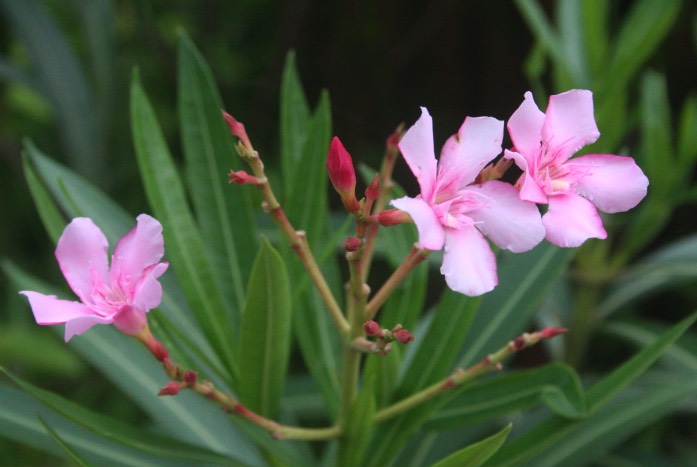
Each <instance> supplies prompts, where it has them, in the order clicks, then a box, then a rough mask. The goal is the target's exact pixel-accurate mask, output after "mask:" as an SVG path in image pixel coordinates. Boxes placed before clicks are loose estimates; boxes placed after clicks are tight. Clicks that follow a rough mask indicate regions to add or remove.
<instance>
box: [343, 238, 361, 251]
mask: <svg viewBox="0 0 697 467" xmlns="http://www.w3.org/2000/svg"><path fill="white" fill-rule="evenodd" d="M360 246H361V241H360V240H359V239H357V238H356V237H349V238H347V239H346V241H345V242H344V250H346V251H348V252H349V253H350V252H352V251H356V250H357V249H358V248H359V247H360Z"/></svg>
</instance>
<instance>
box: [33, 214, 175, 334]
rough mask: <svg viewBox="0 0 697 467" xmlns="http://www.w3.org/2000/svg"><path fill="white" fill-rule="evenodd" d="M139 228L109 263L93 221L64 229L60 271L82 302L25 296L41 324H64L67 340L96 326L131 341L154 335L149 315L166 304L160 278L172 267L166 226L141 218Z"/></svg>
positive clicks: (81, 221) (121, 242) (59, 251)
mask: <svg viewBox="0 0 697 467" xmlns="http://www.w3.org/2000/svg"><path fill="white" fill-rule="evenodd" d="M137 221H138V223H137V225H136V226H135V227H134V228H133V229H131V230H130V231H129V232H128V233H127V234H126V235H124V236H123V237H122V238H121V239H120V240H119V241H118V243H117V244H116V248H115V249H114V254H113V256H112V259H111V267H109V264H108V258H107V249H108V246H109V245H108V243H107V239H106V237H105V236H104V234H103V233H102V231H101V230H100V229H99V227H97V226H96V225H94V223H93V222H92V220H91V219H88V218H86V217H78V218H76V219H73V220H72V222H70V224H68V226H67V227H66V228H65V230H64V231H63V234H62V235H61V238H60V239H59V240H58V246H57V247H56V259H57V260H58V265H59V266H60V269H61V272H62V273H63V276H64V277H65V280H66V281H67V282H68V285H70V288H71V289H72V290H73V292H75V295H77V296H78V298H79V299H80V302H73V301H68V300H61V299H59V298H56V297H55V296H53V295H44V294H41V293H38V292H30V291H22V292H20V293H21V294H23V295H25V296H27V298H29V304H30V305H31V309H32V312H33V313H34V318H35V319H36V322H37V323H38V324H41V325H53V324H63V323H65V341H66V342H67V341H69V340H70V339H71V338H72V337H73V336H74V335H76V334H82V333H83V332H85V331H87V330H88V329H90V328H91V327H92V326H94V325H95V324H113V325H114V326H116V328H117V329H118V330H119V331H121V332H123V333H124V334H127V335H129V336H140V337H143V335H144V333H147V336H150V334H149V330H148V329H147V321H146V318H145V313H147V312H148V311H150V310H151V309H153V308H155V307H157V306H158V305H159V304H160V302H161V301H162V286H161V285H160V283H159V282H158V281H157V279H158V278H159V277H160V276H161V275H162V274H163V273H164V272H165V270H167V267H168V266H169V264H168V263H165V262H162V263H161V262H159V261H160V259H161V258H162V256H163V255H164V240H163V239H162V226H161V225H160V223H159V222H158V221H157V220H155V219H153V218H152V217H150V216H148V215H146V214H141V215H140V216H138V218H137Z"/></svg>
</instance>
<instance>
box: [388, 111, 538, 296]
mask: <svg viewBox="0 0 697 467" xmlns="http://www.w3.org/2000/svg"><path fill="white" fill-rule="evenodd" d="M502 136H503V122H502V121H500V120H497V119H495V118H491V117H476V118H472V117H467V118H466V119H465V121H464V123H463V124H462V126H461V127H460V129H459V131H458V132H457V133H456V134H455V135H453V136H451V137H450V138H449V139H448V140H447V141H446V142H445V145H444V146H443V149H442V150H441V156H440V161H436V157H435V153H434V149H433V123H432V120H431V116H430V115H429V113H428V111H427V110H426V109H425V108H422V109H421V117H420V118H419V120H418V121H417V122H416V123H415V124H414V126H412V127H411V128H410V129H409V130H408V131H407V132H406V134H405V135H404V137H403V138H402V140H401V141H400V143H399V149H400V150H401V152H402V154H403V155H404V159H405V160H406V161H407V164H409V168H410V169H411V171H412V172H413V173H414V175H415V176H416V178H417V180H418V181H419V185H420V187H421V194H420V195H419V196H417V197H415V198H409V197H404V198H400V199H396V200H394V201H392V203H391V204H392V205H393V206H394V207H396V208H397V209H400V210H402V211H405V212H407V213H408V214H409V215H410V216H411V218H412V220H413V221H414V223H415V224H416V228H417V229H418V231H419V247H420V248H423V249H427V250H440V249H441V248H443V247H444V246H445V252H444V255H443V264H442V266H441V269H440V271H441V273H442V274H443V275H444V276H445V281H446V282H447V284H448V286H449V287H450V288H451V289H453V290H454V291H456V292H460V293H463V294H465V295H470V296H474V295H481V294H483V293H486V292H489V291H490V290H492V289H493V288H494V287H496V285H497V284H498V276H497V274H496V257H495V255H494V252H493V251H492V250H491V247H490V246H489V243H488V242H487V241H486V239H485V238H484V236H483V235H482V234H485V235H487V236H488V237H489V239H491V241H493V242H494V243H495V244H496V245H498V246H500V247H501V248H505V249H508V250H511V251H514V252H523V251H527V250H530V249H531V248H533V247H534V246H535V245H537V244H538V243H539V242H540V241H542V239H543V238H544V227H543V226H542V221H541V220H540V213H539V211H538V209H537V206H535V204H533V203H527V202H524V201H521V200H520V197H519V196H518V190H516V189H515V188H514V187H513V186H511V185H509V184H507V183H503V182H500V181H496V180H493V181H488V182H486V183H483V184H472V183H473V182H474V181H475V179H476V177H477V175H478V174H479V172H480V171H481V170H482V169H483V168H484V166H486V165H487V164H488V163H489V162H490V161H491V160H492V159H494V158H495V157H496V156H497V155H498V154H500V153H501V139H502Z"/></svg>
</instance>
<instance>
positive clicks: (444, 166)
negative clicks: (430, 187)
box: [436, 117, 503, 198]
mask: <svg viewBox="0 0 697 467" xmlns="http://www.w3.org/2000/svg"><path fill="white" fill-rule="evenodd" d="M502 139H503V122H502V121H501V120H497V119H495V118H492V117H467V118H466V119H465V121H464V123H463V124H462V126H461V127H460V129H459V130H458V132H457V133H456V134H454V135H453V136H451V137H450V138H448V140H447V141H446V142H445V144H444V145H443V149H442V150H441V153H440V161H439V163H438V177H437V180H436V183H437V188H436V192H437V196H439V197H440V196H441V194H442V192H444V191H445V192H446V194H445V195H446V197H448V198H449V197H451V196H452V195H454V194H455V192H456V191H458V190H460V189H461V188H464V187H465V186H467V185H469V184H470V183H472V182H473V181H474V179H475V178H476V177H477V175H478V174H479V172H481V170H482V169H483V168H484V166H486V165H487V164H488V163H489V162H491V160H492V159H493V158H494V157H496V156H498V155H499V154H501V141H502Z"/></svg>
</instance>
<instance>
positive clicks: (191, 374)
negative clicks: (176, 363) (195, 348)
mask: <svg viewBox="0 0 697 467" xmlns="http://www.w3.org/2000/svg"><path fill="white" fill-rule="evenodd" d="M182 379H183V380H184V382H185V383H186V384H189V385H191V384H196V380H197V379H198V373H196V372H195V371H192V370H187V371H185V372H184V375H183V376H182Z"/></svg>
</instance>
